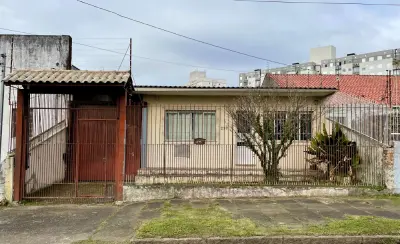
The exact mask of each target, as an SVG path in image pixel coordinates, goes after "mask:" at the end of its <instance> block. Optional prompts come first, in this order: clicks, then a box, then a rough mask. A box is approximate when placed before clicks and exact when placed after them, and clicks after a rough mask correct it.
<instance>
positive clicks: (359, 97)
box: [264, 74, 400, 143]
mask: <svg viewBox="0 0 400 244" xmlns="http://www.w3.org/2000/svg"><path fill="white" fill-rule="evenodd" d="M399 82H400V77H398V76H392V77H386V76H377V75H363V76H361V75H340V76H336V75H309V76H304V75H273V74H270V75H268V76H267V77H265V80H264V86H265V87H271V86H278V87H285V88H290V87H304V88H306V87H308V88H318V87H321V88H323V87H336V88H337V89H338V90H339V92H338V93H335V94H334V95H332V96H331V97H330V98H328V99H327V100H326V103H327V104H328V103H329V105H335V104H337V105H339V107H340V105H343V104H347V105H346V106H342V107H341V108H336V110H335V117H336V119H337V121H341V122H342V124H344V125H346V126H348V127H349V128H353V129H357V130H358V131H361V130H362V131H366V130H368V132H369V133H372V134H369V135H370V136H372V137H373V138H375V139H377V140H379V141H385V142H386V143H388V141H389V140H391V139H395V140H398V139H400V138H398V136H397V135H398V134H399V135H400V130H399V129H400V118H399V113H398V111H397V110H392V108H396V107H399V106H400V85H399ZM365 114H367V115H365ZM389 114H392V116H390V119H389ZM350 115H352V116H350ZM371 116H372V117H371ZM350 117H352V120H350ZM369 123H371V124H369ZM377 126H378V127H379V128H376V127H377ZM371 128H375V129H371ZM381 131H388V133H384V135H389V131H390V133H391V134H392V138H387V137H385V138H382V137H380V136H379V137H378V136H377V135H375V134H374V133H378V134H379V135H383V134H382V133H381Z"/></svg>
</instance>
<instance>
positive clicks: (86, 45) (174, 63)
mask: <svg viewBox="0 0 400 244" xmlns="http://www.w3.org/2000/svg"><path fill="white" fill-rule="evenodd" d="M0 30H7V31H12V32H17V33H22V34H28V35H35V34H33V33H29V32H24V31H18V30H12V29H7V28H2V27H0ZM72 43H73V44H75V45H80V46H84V47H89V48H93V49H97V50H102V51H106V52H110V53H115V54H119V55H125V53H122V52H118V51H115V50H111V49H107V48H101V47H96V46H92V45H88V44H84V43H80V42H74V41H73V42H72ZM132 57H135V58H138V59H144V60H149V61H153V62H158V63H166V64H173V65H178V66H185V67H191V68H200V69H209V70H219V71H227V72H235V73H243V72H244V71H239V70H232V69H222V68H213V67H207V66H198V65H193V64H185V63H178V62H172V61H167V60H161V59H155V58H149V57H143V56H138V55H132Z"/></svg>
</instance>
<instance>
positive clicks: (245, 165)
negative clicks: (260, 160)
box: [235, 164, 257, 167]
mask: <svg viewBox="0 0 400 244" xmlns="http://www.w3.org/2000/svg"><path fill="white" fill-rule="evenodd" d="M235 166H244V167H249V166H250V167H254V166H257V164H235Z"/></svg>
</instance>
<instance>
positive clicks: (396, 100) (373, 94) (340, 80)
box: [264, 74, 400, 105]
mask: <svg viewBox="0 0 400 244" xmlns="http://www.w3.org/2000/svg"><path fill="white" fill-rule="evenodd" d="M267 79H269V80H268V84H271V80H272V81H273V82H274V83H275V84H277V85H278V86H279V87H307V88H326V87H336V88H337V89H338V90H339V91H340V92H342V93H345V94H348V95H351V96H354V97H359V98H363V99H368V100H371V101H373V102H375V103H384V104H388V103H389V100H388V94H389V89H388V88H387V84H388V83H387V77H386V76H384V75H339V76H336V75H277V74H270V75H268V77H266V80H267ZM266 80H265V81H264V84H266V83H267V82H266ZM398 82H400V77H396V76H392V83H391V93H392V105H400V86H399V84H398Z"/></svg>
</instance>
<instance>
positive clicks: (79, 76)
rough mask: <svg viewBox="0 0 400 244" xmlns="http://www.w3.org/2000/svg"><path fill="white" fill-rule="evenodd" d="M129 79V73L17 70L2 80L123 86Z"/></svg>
mask: <svg viewBox="0 0 400 244" xmlns="http://www.w3.org/2000/svg"><path fill="white" fill-rule="evenodd" d="M130 78H131V75H130V72H129V71H88V70H17V71H15V72H13V73H11V74H9V75H8V76H7V77H5V78H4V79H3V81H4V83H5V84H14V83H16V84H17V83H95V84H105V83H112V84H125V83H127V82H128V81H129V80H130Z"/></svg>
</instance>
